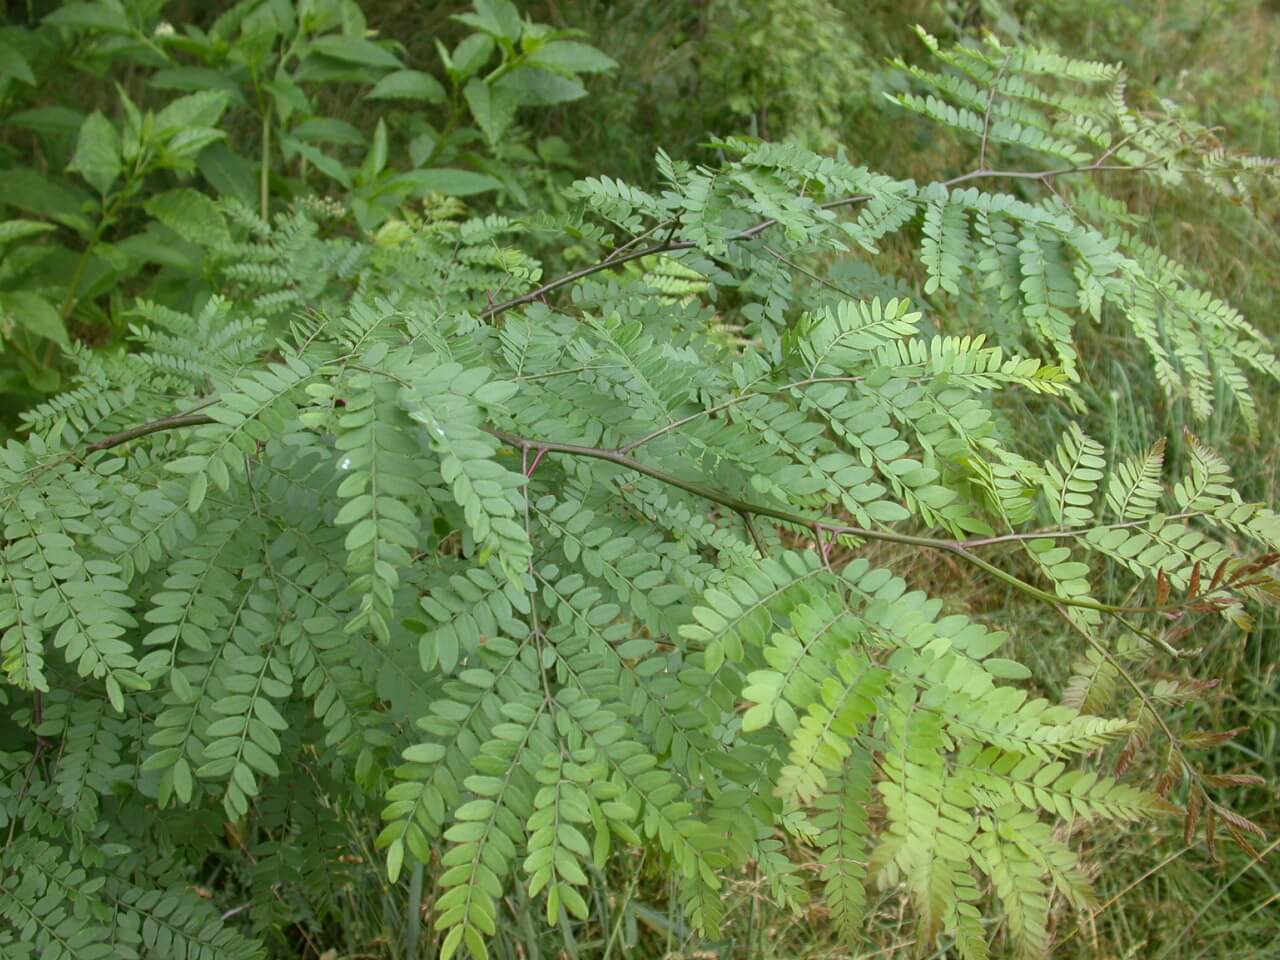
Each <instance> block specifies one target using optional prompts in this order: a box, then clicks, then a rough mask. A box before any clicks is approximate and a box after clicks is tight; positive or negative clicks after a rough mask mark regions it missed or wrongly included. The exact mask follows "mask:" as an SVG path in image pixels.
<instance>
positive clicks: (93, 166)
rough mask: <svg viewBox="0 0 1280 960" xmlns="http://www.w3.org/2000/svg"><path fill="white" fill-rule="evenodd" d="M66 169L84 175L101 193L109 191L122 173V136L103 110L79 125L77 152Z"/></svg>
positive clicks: (94, 113) (91, 115) (90, 115)
mask: <svg viewBox="0 0 1280 960" xmlns="http://www.w3.org/2000/svg"><path fill="white" fill-rule="evenodd" d="M67 169H68V170H72V171H74V172H76V173H78V174H80V175H81V176H82V177H84V178H85V180H86V181H88V183H89V185H90V186H92V187H94V188H95V189H96V190H97V191H98V193H100V194H106V193H107V191H108V190H110V189H111V185H112V184H113V183H115V182H116V178H117V177H119V176H120V135H119V133H117V132H116V128H115V126H114V125H112V123H111V121H110V120H108V119H107V118H106V117H105V116H104V115H103V113H102V111H101V110H95V111H94V112H93V113H91V114H89V116H87V117H86V118H85V121H84V123H83V124H81V125H80V135H79V137H78V138H77V140H76V152H75V155H74V156H73V157H72V158H71V163H70V164H68V165H67Z"/></svg>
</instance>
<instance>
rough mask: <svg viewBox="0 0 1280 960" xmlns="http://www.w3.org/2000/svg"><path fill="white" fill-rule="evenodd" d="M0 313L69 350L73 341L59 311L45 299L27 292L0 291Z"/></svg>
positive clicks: (25, 328)
mask: <svg viewBox="0 0 1280 960" xmlns="http://www.w3.org/2000/svg"><path fill="white" fill-rule="evenodd" d="M0 313H2V314H3V315H4V317H5V318H6V319H9V320H11V321H13V322H14V323H17V324H18V326H20V327H22V328H23V329H24V330H28V331H30V332H31V333H34V334H35V335H36V336H37V337H43V338H44V339H45V340H52V341H53V342H54V343H56V344H57V345H58V346H60V347H62V348H64V349H67V348H70V346H71V340H70V338H69V337H68V336H67V328H66V325H65V324H64V323H63V322H62V317H61V316H60V315H59V313H58V311H57V309H56V308H55V307H54V306H53V304H51V303H50V302H49V301H48V300H46V299H45V298H44V297H42V296H40V295H39V294H35V293H31V292H29V291H27V290H10V291H0Z"/></svg>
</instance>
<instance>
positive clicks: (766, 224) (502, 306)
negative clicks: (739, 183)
mask: <svg viewBox="0 0 1280 960" xmlns="http://www.w3.org/2000/svg"><path fill="white" fill-rule="evenodd" d="M1106 156H1107V155H1106V154H1104V156H1103V157H1100V158H1099V159H1098V160H1097V161H1095V162H1093V163H1090V164H1086V165H1083V166H1074V167H1060V168H1059V169H1057V170H1042V171H1039V172H1037V171H1033V170H987V169H986V168H985V167H982V168H979V169H977V170H972V171H970V172H969V173H963V174H960V175H959V176H957V177H952V178H951V179H950V180H943V181H941V183H942V186H944V187H954V186H956V185H958V184H961V183H967V182H968V181H970V180H979V179H987V178H990V179H1009V180H1038V181H1040V182H1041V183H1045V184H1047V183H1048V182H1049V180H1050V179H1051V178H1053V177H1063V176H1067V175H1068V174H1074V173H1094V172H1097V171H1105V170H1116V171H1119V170H1128V171H1133V170H1140V169H1143V168H1142V167H1131V166H1125V165H1120V164H1104V163H1103V162H1102V160H1103V159H1104V158H1105V157H1106ZM870 199H872V197H871V195H870V194H867V193H859V194H854V195H852V196H848V197H840V198H839V199H836V200H828V201H827V202H826V203H822V204H819V205H818V206H819V209H821V210H840V209H843V208H844V207H853V206H857V205H858V204H860V203H866V202H867V201H868V200H870ZM777 223H778V221H777V220H774V219H773V218H768V219H765V220H761V221H760V222H759V223H757V224H755V225H754V226H751V227H747V228H746V229H745V230H741V231H739V232H738V233H735V234H734V235H733V236H732V237H730V238H729V239H731V240H754V239H755V238H756V237H758V236H760V234H762V233H764V232H765V231H766V230H768V229H769V228H770V227H773V226H776V225H777ZM673 227H674V225H673ZM673 235H674V229H673V231H672V232H671V233H668V235H667V237H666V238H665V239H663V240H662V241H661V242H659V243H655V244H652V245H650V246H647V247H642V248H640V249H638V250H631V251H629V252H627V253H622V251H623V250H625V249H626V246H630V243H628V244H626V245H625V246H624V247H622V248H619V249H618V250H615V251H613V252H612V253H610V254H609V255H608V256H607V257H605V258H604V259H603V260H598V261H596V262H595V263H592V264H588V265H587V266H585V267H579V268H578V269H577V270H574V271H572V272H571V273H566V274H564V275H563V276H559V277H556V278H555V279H554V280H548V281H547V282H546V283H544V284H542V285H541V286H538V287H534V288H533V289H532V290H529V291H528V292H526V293H522V294H520V296H518V297H512V298H511V299H510V300H504V301H502V302H501V303H491V304H489V306H487V307H486V308H485V309H484V310H481V311H480V319H481V320H488V319H489V318H491V317H496V316H498V315H499V314H503V313H506V312H507V311H508V310H514V309H515V308H516V307H522V306H524V305H525V304H527V303H533V302H534V301H536V300H540V299H542V298H543V297H545V296H546V295H547V294H548V293H551V292H553V291H555V290H559V289H560V288H561V287H565V286H568V285H569V284H571V283H576V282H577V281H579V280H582V279H585V278H586V277H589V276H592V275H593V274H596V273H600V272H601V271H604V270H612V269H613V268H614V267H619V266H622V265H623V264H624V263H630V262H631V261H632V260H642V259H644V258H645V257H651V256H654V255H655V254H659V253H675V252H677V251H680V250H692V249H694V248H696V247H697V244H696V243H695V242H694V241H692V240H673V239H672V236H673ZM640 236H641V237H643V236H645V234H641V235H640ZM619 254H621V255H619Z"/></svg>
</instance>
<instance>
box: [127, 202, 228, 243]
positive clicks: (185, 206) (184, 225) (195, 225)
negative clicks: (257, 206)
mask: <svg viewBox="0 0 1280 960" xmlns="http://www.w3.org/2000/svg"><path fill="white" fill-rule="evenodd" d="M145 209H146V211H147V213H149V214H151V216H153V217H155V218H156V219H157V220H159V221H160V222H161V223H163V224H164V225H165V226H166V227H168V228H169V229H170V230H172V231H173V232H174V233H176V234H177V235H178V236H180V237H182V239H184V240H187V241H190V242H191V243H195V244H199V245H200V246H206V247H212V248H214V249H217V248H220V247H227V246H229V245H230V244H231V234H230V232H229V231H228V230H227V224H226V221H225V220H224V219H223V217H222V214H221V213H220V212H219V211H218V208H217V206H216V205H215V204H214V202H213V201H212V200H210V199H209V198H208V197H207V196H205V195H204V194H203V193H201V192H200V191H198V190H193V189H191V188H190V187H179V188H178V189H176V190H169V191H166V192H165V193H158V194H156V195H155V196H153V197H152V198H151V199H150V200H148V201H147V203H146V206H145Z"/></svg>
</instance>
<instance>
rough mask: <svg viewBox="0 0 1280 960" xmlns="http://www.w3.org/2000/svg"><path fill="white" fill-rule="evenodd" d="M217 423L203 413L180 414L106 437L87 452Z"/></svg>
mask: <svg viewBox="0 0 1280 960" xmlns="http://www.w3.org/2000/svg"><path fill="white" fill-rule="evenodd" d="M216 422H217V421H216V420H214V419H213V417H210V416H208V415H207V414H203V413H179V414H175V415H174V416H172V417H161V418H160V419H159V420H152V421H151V422H150V423H144V424H142V425H141V426H139V427H131V428H130V429H128V430H124V431H122V432H120V433H113V434H112V435H111V436H109V437H104V438H103V439H101V440H97V441H95V442H93V443H91V444H89V445H88V446H87V447H85V451H86V452H88V453H94V452H96V451H98V450H110V449H111V448H112V447H118V446H120V444H122V443H128V442H129V441H130V440H137V439H138V438H139V437H148V436H150V435H151V434H153V433H163V432H164V431H165V430H179V429H181V428H182V427H199V426H202V425H204V424H206V423H216Z"/></svg>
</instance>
